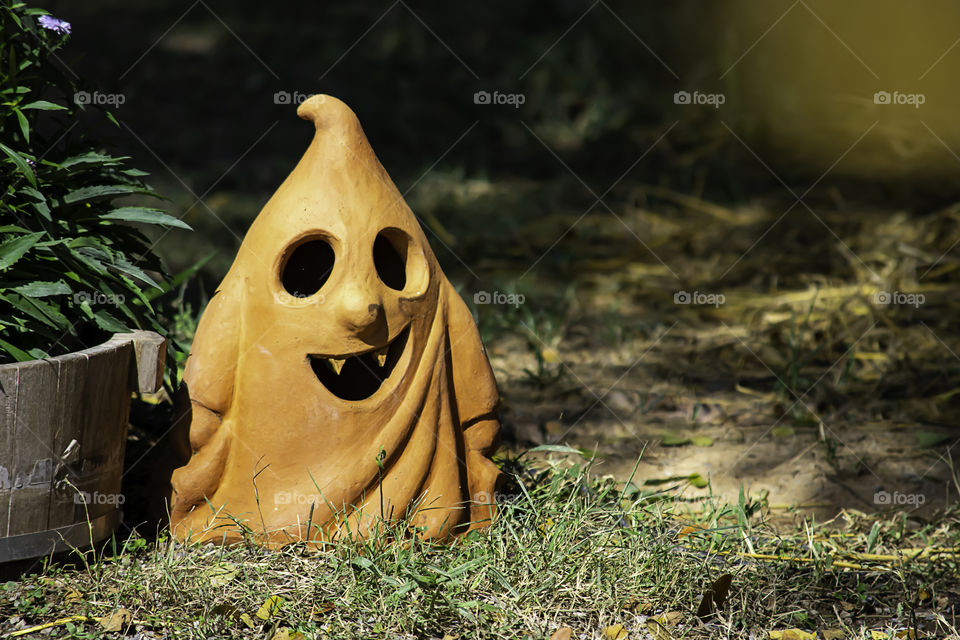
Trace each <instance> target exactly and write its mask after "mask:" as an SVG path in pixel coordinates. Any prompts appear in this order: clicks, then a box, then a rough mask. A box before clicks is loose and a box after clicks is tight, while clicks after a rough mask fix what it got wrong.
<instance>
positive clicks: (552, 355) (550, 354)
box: [540, 347, 560, 364]
mask: <svg viewBox="0 0 960 640" xmlns="http://www.w3.org/2000/svg"><path fill="white" fill-rule="evenodd" d="M540 357H541V358H543V361H544V362H548V363H550V364H556V363H558V362H560V354H559V353H557V350H556V349H554V348H553V347H544V348H543V349H541V350H540Z"/></svg>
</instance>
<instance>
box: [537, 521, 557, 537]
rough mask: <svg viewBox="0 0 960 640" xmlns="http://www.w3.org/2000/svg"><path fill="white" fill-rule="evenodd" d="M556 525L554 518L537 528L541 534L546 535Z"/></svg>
mask: <svg viewBox="0 0 960 640" xmlns="http://www.w3.org/2000/svg"><path fill="white" fill-rule="evenodd" d="M554 524H555V523H554V522H553V518H547V519H546V521H545V522H544V523H543V524H541V525H540V526H539V527H537V529H539V530H540V533H543V534H546V533H547V531H549V530H550V529H552V528H553V525H554Z"/></svg>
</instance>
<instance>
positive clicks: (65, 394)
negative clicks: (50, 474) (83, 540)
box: [49, 354, 87, 529]
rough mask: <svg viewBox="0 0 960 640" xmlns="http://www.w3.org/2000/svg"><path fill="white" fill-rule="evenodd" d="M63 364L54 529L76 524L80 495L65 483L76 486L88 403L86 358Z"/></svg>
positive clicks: (55, 446)
mask: <svg viewBox="0 0 960 640" xmlns="http://www.w3.org/2000/svg"><path fill="white" fill-rule="evenodd" d="M57 360H58V362H59V365H60V368H59V371H58V375H59V379H58V383H57V415H56V421H55V423H54V425H55V426H54V432H53V444H52V445H51V446H52V448H53V452H54V453H56V454H57V456H59V457H61V460H60V465H61V466H60V469H59V472H58V473H57V474H56V477H55V478H54V488H53V493H52V495H51V497H50V517H49V526H50V528H51V529H53V528H56V527H65V526H67V525H69V524H73V523H75V522H77V521H78V520H77V513H78V512H79V511H80V510H79V508H78V507H79V505H78V504H77V501H76V497H77V492H76V491H75V490H74V489H72V488H71V487H70V486H69V485H68V484H66V482H64V480H67V481H69V482H70V483H71V484H73V485H76V484H77V482H78V471H79V467H80V465H79V461H80V459H81V452H80V438H81V434H82V433H83V415H84V412H85V411H86V403H85V402H84V398H83V391H84V380H86V377H87V356H85V355H81V354H69V355H66V356H62V357H60V358H58V359H57ZM74 440H75V441H76V445H75V446H74V447H73V451H72V453H71V454H70V455H69V456H67V458H66V460H63V455H64V453H66V452H67V449H68V447H69V446H70V443H71V442H72V441H74Z"/></svg>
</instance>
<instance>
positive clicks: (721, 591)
mask: <svg viewBox="0 0 960 640" xmlns="http://www.w3.org/2000/svg"><path fill="white" fill-rule="evenodd" d="M732 582H733V576H732V575H730V574H729V573H725V574H723V575H722V576H720V577H719V578H717V579H716V580H715V581H714V583H713V584H712V585H710V588H709V589H707V592H706V593H704V594H703V598H702V599H701V600H700V606H699V607H697V617H698V618H700V619H701V620H706V619H708V618H711V617H713V614H715V613H716V612H717V611H718V610H719V609H721V608H723V603H724V602H725V601H726V599H727V593H728V592H729V591H730V584H731V583H732Z"/></svg>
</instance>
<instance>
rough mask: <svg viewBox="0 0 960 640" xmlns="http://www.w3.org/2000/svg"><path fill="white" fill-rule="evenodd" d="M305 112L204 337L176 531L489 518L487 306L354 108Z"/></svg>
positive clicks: (494, 472) (491, 426) (192, 366)
mask: <svg viewBox="0 0 960 640" xmlns="http://www.w3.org/2000/svg"><path fill="white" fill-rule="evenodd" d="M297 114H298V115H299V116H300V117H301V118H303V119H305V120H311V121H312V122H313V123H314V125H315V126H316V133H315V135H314V138H313V141H312V142H311V144H310V147H309V148H308V149H307V151H306V153H305V154H304V156H303V158H302V159H301V160H300V162H299V163H298V164H297V166H296V168H294V170H293V172H292V173H291V174H290V176H289V177H288V178H287V179H286V180H285V181H284V182H283V184H282V185H281V186H280V188H279V189H278V190H277V192H276V193H275V194H274V195H273V197H272V198H271V199H270V201H269V202H267V204H266V205H265V206H264V208H263V211H261V212H260V215H259V216H258V217H257V219H256V220H255V221H254V223H253V225H252V226H251V227H250V230H249V232H248V233H247V235H246V237H245V238H244V241H243V244H242V245H241V247H240V250H239V252H238V254H237V257H236V260H235V261H234V263H233V266H232V267H231V269H230V271H229V272H228V273H227V275H226V277H225V278H224V280H223V282H222V283H221V285H220V287H219V289H218V292H217V294H216V295H215V296H214V297H213V299H212V300H211V301H210V304H209V306H208V307H207V309H206V311H205V312H204V314H203V317H202V319H201V321H200V325H199V328H198V330H197V334H196V338H195V339H194V342H193V349H192V351H191V355H190V359H189V360H188V362H187V368H186V374H185V382H186V387H187V390H188V393H189V398H190V402H189V403H186V402H184V403H183V405H185V408H184V411H186V412H189V413H190V415H182V417H183V418H184V420H186V421H189V424H190V448H191V452H192V456H191V458H190V460H189V462H188V463H187V464H186V465H185V466H183V467H181V468H179V469H177V470H176V471H175V472H174V474H173V479H172V486H173V495H172V501H171V527H172V529H173V531H174V533H175V534H176V536H177V537H178V538H180V539H187V538H189V539H192V540H194V541H198V540H224V541H226V542H232V541H237V540H239V539H240V537H241V530H240V528H239V527H238V526H237V524H236V523H235V522H234V519H236V520H239V521H241V522H242V523H243V524H244V526H246V527H249V528H250V529H252V530H253V531H254V532H257V533H258V534H259V533H266V537H265V538H262V537H261V538H260V539H261V540H264V541H266V542H268V543H269V544H284V543H287V542H290V541H293V540H302V539H311V540H313V539H322V538H329V537H334V536H339V535H344V534H345V532H346V530H347V527H349V530H350V531H352V532H355V533H359V534H360V535H364V534H365V533H367V532H368V531H370V530H371V528H372V527H374V526H378V524H379V523H380V522H381V518H386V519H388V520H397V519H401V518H404V517H405V516H407V515H408V514H409V515H410V522H411V526H416V527H419V528H420V529H419V531H420V534H421V535H423V536H425V537H429V538H435V539H436V538H439V539H443V538H448V537H450V536H451V535H455V534H457V533H460V532H463V531H466V530H468V529H470V528H473V527H476V526H483V525H484V524H487V523H489V521H490V519H491V517H492V515H493V505H491V504H489V503H490V502H492V500H491V497H492V495H493V492H494V485H495V483H496V481H497V479H498V476H499V471H498V469H497V468H496V466H495V465H494V464H493V463H492V462H491V461H490V460H489V459H488V458H487V455H488V454H489V453H490V451H491V450H492V448H493V447H495V445H496V440H497V437H498V434H499V424H498V422H497V419H496V413H495V409H496V405H497V391H496V386H495V382H494V378H493V373H492V371H491V369H490V365H489V363H488V362H487V358H486V355H485V354H484V351H483V347H482V345H481V343H480V338H479V335H478V333H477V329H476V326H475V325H474V322H473V318H472V316H471V315H470V312H469V310H468V309H467V307H466V305H465V304H464V302H463V300H462V299H461V298H460V297H459V295H458V294H457V292H456V291H455V290H454V289H453V287H452V285H451V284H450V282H449V281H448V280H447V279H446V277H445V276H444V275H443V273H442V272H441V270H440V266H439V264H438V263H437V259H436V257H435V256H434V255H433V253H432V251H431V250H430V246H429V245H428V243H427V240H426V238H425V236H424V235H423V232H422V231H421V229H420V226H419V224H418V223H417V220H416V218H415V216H414V214H413V212H412V211H411V210H410V208H409V207H408V206H407V204H406V202H404V200H403V197H402V196H401V194H400V193H399V191H398V190H397V188H396V186H395V185H394V184H393V182H392V181H391V180H390V177H389V176H388V175H387V173H386V171H385V170H384V169H383V167H382V166H381V165H380V162H379V161H378V160H377V157H376V156H375V155H374V153H373V150H372V149H371V147H370V144H369V142H367V139H366V136H365V135H364V133H363V130H362V129H361V127H360V123H359V121H358V120H357V118H356V116H355V115H354V114H353V112H352V111H351V110H350V109H349V108H348V107H347V106H346V105H345V104H344V103H342V102H341V101H339V100H337V99H336V98H332V97H330V96H314V97H312V98H310V99H309V100H307V101H306V102H304V103H303V104H302V105H300V107H299V109H298V110H297ZM378 350H379V354H378V353H376V352H377V351H378ZM356 354H365V355H362V357H357V358H350V359H347V358H348V357H349V356H350V355H356ZM331 358H334V359H332V360H331ZM337 358H339V359H340V360H344V359H346V361H345V362H338V361H337ZM341 367H342V368H341ZM338 369H339V373H337V370H338ZM370 372H374V373H370ZM186 406H189V408H186ZM316 525H321V526H316Z"/></svg>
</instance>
